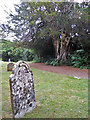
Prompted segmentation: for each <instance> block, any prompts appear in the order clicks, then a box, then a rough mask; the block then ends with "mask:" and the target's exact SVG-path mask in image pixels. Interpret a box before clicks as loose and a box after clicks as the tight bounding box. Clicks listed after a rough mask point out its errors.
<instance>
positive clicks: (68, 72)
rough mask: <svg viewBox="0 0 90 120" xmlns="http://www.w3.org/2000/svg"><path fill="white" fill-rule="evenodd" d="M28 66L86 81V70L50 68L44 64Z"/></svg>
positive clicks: (60, 67)
mask: <svg viewBox="0 0 90 120" xmlns="http://www.w3.org/2000/svg"><path fill="white" fill-rule="evenodd" d="M30 66H31V67H32V68H36V69H40V70H44V71H48V72H54V73H58V74H63V75H68V76H73V77H75V78H77V79H79V78H84V79H88V69H82V70H80V69H78V68H73V67H69V66H58V67H55V66H50V65H45V64H44V63H30Z"/></svg>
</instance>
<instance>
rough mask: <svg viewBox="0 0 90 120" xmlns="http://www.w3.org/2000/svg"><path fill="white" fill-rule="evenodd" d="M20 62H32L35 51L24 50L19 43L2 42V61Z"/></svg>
mask: <svg viewBox="0 0 90 120" xmlns="http://www.w3.org/2000/svg"><path fill="white" fill-rule="evenodd" d="M9 58H10V59H11V61H14V62H16V61H18V60H25V61H31V60H33V58H34V51H33V50H31V49H26V48H22V47H20V46H19V44H18V43H16V44H15V43H12V42H10V41H6V40H3V41H2V60H3V61H8V59H9Z"/></svg>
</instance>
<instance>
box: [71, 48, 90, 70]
mask: <svg viewBox="0 0 90 120" xmlns="http://www.w3.org/2000/svg"><path fill="white" fill-rule="evenodd" d="M89 57H90V55H88V53H85V51H84V50H83V49H81V50H76V51H75V52H74V54H73V55H72V56H71V62H72V65H73V66H74V67H78V68H81V69H82V68H90V61H89Z"/></svg>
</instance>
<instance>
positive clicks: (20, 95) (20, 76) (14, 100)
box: [9, 61, 36, 118]
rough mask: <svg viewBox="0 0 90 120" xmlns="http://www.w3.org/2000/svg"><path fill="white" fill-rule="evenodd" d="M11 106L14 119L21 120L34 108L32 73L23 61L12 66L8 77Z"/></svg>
mask: <svg viewBox="0 0 90 120" xmlns="http://www.w3.org/2000/svg"><path fill="white" fill-rule="evenodd" d="M9 80H10V92H11V104H12V111H13V116H14V118H21V117H23V116H24V115H25V114H26V113H28V112H30V111H32V110H33V109H34V108H35V107H36V103H35V91H34V81H33V73H32V71H31V70H30V66H29V65H28V64H27V63H26V62H25V61H19V62H17V63H16V64H15V65H14V68H13V70H12V74H11V75H10V79H9Z"/></svg>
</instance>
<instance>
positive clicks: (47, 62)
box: [45, 58, 59, 66]
mask: <svg viewBox="0 0 90 120" xmlns="http://www.w3.org/2000/svg"><path fill="white" fill-rule="evenodd" d="M45 64H46V65H53V66H59V64H58V62H57V60H56V59H53V58H50V59H49V60H47V61H46V62H45Z"/></svg>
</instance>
